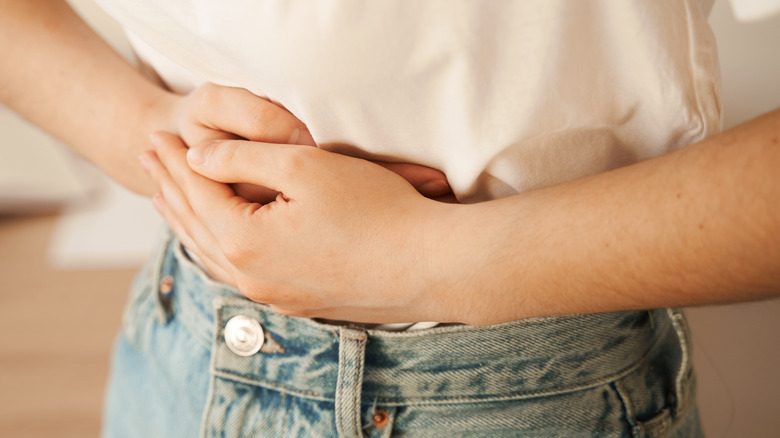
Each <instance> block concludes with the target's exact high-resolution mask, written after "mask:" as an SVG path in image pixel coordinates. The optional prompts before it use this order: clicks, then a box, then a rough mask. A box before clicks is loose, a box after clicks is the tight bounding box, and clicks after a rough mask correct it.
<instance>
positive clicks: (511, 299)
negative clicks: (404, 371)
mask: <svg viewBox="0 0 780 438" xmlns="http://www.w3.org/2000/svg"><path fill="white" fill-rule="evenodd" d="M779 138H780V110H775V111H773V112H771V113H769V114H767V115H765V116H763V117H761V118H759V119H756V120H754V121H751V122H748V123H746V124H744V125H742V126H739V127H737V128H735V129H732V130H730V131H727V132H725V133H723V134H720V135H717V136H713V137H711V138H708V139H706V140H704V141H702V142H700V143H697V144H694V145H691V146H689V147H687V148H685V149H683V150H680V151H678V152H675V153H672V154H668V155H666V156H662V157H659V158H656V159H653V160H649V161H646V162H642V163H639V164H636V165H633V166H629V167H625V168H622V169H618V170H615V171H612V172H608V173H605V174H601V175H596V176H592V177H589V178H585V179H581V180H577V181H572V182H570V183H566V184H562V185H559V186H555V187H550V188H547V189H543V190H539V191H536V192H533V193H529V194H527V195H520V196H517V197H516V198H515V199H505V200H500V201H497V202H494V203H490V204H489V205H484V206H479V207H475V208H474V211H473V212H469V213H466V214H464V219H463V222H462V225H460V226H459V228H460V229H461V230H465V229H469V230H473V229H475V228H476V229H480V228H481V229H482V230H484V232H483V233H482V235H481V236H480V235H476V236H475V235H471V237H470V239H471V242H469V243H468V244H467V245H464V247H467V246H469V245H480V244H478V242H477V241H476V240H481V239H484V243H483V244H481V246H478V247H484V248H490V249H492V250H490V251H484V252H481V253H478V254H479V255H480V257H479V263H480V264H481V265H484V266H491V265H492V266H494V267H493V268H491V269H490V272H492V273H493V276H490V275H486V274H487V272H488V271H487V270H486V271H483V272H484V274H481V275H478V276H472V277H471V278H469V279H468V281H467V282H464V283H461V284H464V286H465V287H463V288H461V289H460V293H461V294H463V295H467V293H468V292H467V289H468V288H475V287H479V286H478V285H480V284H486V285H489V287H487V288H483V289H482V290H484V291H485V293H487V294H490V297H489V298H488V299H486V300H484V301H480V302H476V303H472V305H473V306H474V307H475V308H476V309H480V310H479V311H478V312H477V313H478V315H474V316H475V317H476V318H478V319H477V321H476V322H478V323H489V322H495V321H496V320H508V319H515V318H519V317H527V316H536V315H547V314H563V313H580V312H599V311H612V310H626V309H644V308H655V307H666V306H688V305H700V304H714V303H727V302H735V301H746V300H756V299H761V298H766V297H769V296H772V295H777V293H778V292H779V291H780V206H779V204H778V200H780V184H778V179H777V178H778V175H779V174H778V169H780V144H778V141H779V140H778V139H779ZM453 226H457V225H453ZM451 250H452V251H455V250H456V249H455V248H452V249H451ZM461 253H463V251H461ZM480 303H491V304H490V305H487V304H481V305H480ZM500 303H504V304H503V305H502V304H500ZM506 303H510V305H508V306H507V305H506ZM509 309H512V310H509Z"/></svg>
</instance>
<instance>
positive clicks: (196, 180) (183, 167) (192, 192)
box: [151, 131, 317, 250]
mask: <svg viewBox="0 0 780 438" xmlns="http://www.w3.org/2000/svg"><path fill="white" fill-rule="evenodd" d="M151 139H152V143H153V144H154V145H155V147H156V149H157V156H159V158H160V166H164V167H163V168H164V169H165V174H163V175H162V176H160V177H159V180H160V181H159V182H158V184H160V186H161V187H163V186H168V185H170V186H174V187H175V188H176V190H173V189H171V190H170V191H171V193H170V194H169V193H167V192H164V195H165V197H166V199H167V200H168V202H169V204H171V205H172V206H173V207H174V208H176V209H180V211H178V213H179V216H180V218H182V223H183V224H184V226H185V227H189V226H192V227H193V228H195V229H191V228H188V231H189V232H190V234H191V235H192V236H193V238H194V239H195V240H196V241H198V242H201V239H204V240H206V239H208V242H209V244H210V245H214V244H216V245H215V246H214V247H215V248H216V247H222V245H220V243H224V241H225V240H226V239H228V240H229V239H232V238H235V237H236V236H235V235H234V234H235V231H236V230H235V229H236V227H239V228H240V225H242V224H240V222H237V221H240V220H242V218H246V215H245V213H247V212H250V213H251V212H252V211H255V210H257V208H258V206H259V204H256V203H251V202H248V201H246V200H245V199H243V198H240V197H238V196H235V194H234V193H233V191H232V190H231V189H230V187H228V186H227V185H225V184H222V183H219V182H215V181H212V180H210V179H208V178H205V177H203V176H202V175H199V174H197V173H195V172H193V171H192V170H191V169H190V167H189V165H188V164H187V162H186V158H185V157H186V154H187V152H186V151H187V148H186V146H185V145H184V143H182V141H181V139H179V137H176V136H175V135H173V134H170V133H167V132H163V131H159V132H156V133H154V134H153V135H152V137H151ZM299 147H301V148H306V149H312V150H317V149H315V148H309V147H306V146H299ZM166 175H168V177H167V178H166ZM168 180H170V181H168ZM185 218H186V219H187V220H189V222H187V220H185ZM196 219H197V220H196ZM201 236H202V237H201ZM201 249H204V250H205V248H203V247H201Z"/></svg>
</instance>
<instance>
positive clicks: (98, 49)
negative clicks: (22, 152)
mask: <svg viewBox="0 0 780 438" xmlns="http://www.w3.org/2000/svg"><path fill="white" fill-rule="evenodd" d="M0 54H2V57H3V59H5V60H6V62H3V63H0V100H2V101H3V102H4V103H5V104H6V105H8V106H9V107H10V108H12V109H13V110H15V111H16V112H18V113H19V114H21V115H22V116H23V117H25V118H27V119H28V120H30V121H31V122H33V123H35V124H36V125H38V126H40V127H41V128H43V129H44V130H46V131H48V132H49V133H51V134H52V135H54V136H55V137H57V138H59V139H60V140H62V141H63V142H65V143H67V144H69V145H70V146H72V147H73V148H74V149H75V150H77V151H78V152H79V153H80V154H82V155H83V156H85V157H86V158H88V159H89V160H91V161H93V162H94V163H96V164H97V165H98V166H100V167H102V168H103V169H104V170H106V171H107V172H108V173H109V174H110V175H111V176H112V177H114V178H115V179H117V180H118V181H119V182H120V183H122V184H124V185H125V186H127V187H129V188H131V189H133V190H135V191H138V192H140V193H144V194H151V193H152V192H153V185H152V183H151V182H150V180H149V179H148V176H147V175H146V174H145V173H144V172H143V170H142V169H141V168H140V166H139V165H138V162H137V159H136V157H137V156H138V154H139V153H140V152H141V151H142V150H144V149H148V135H149V133H150V132H153V131H155V130H157V129H172V128H171V127H170V126H168V125H167V124H166V122H167V120H166V117H164V116H162V114H167V113H169V112H170V111H171V108H172V105H173V97H172V95H170V94H168V93H167V92H166V91H164V90H163V89H162V88H160V87H159V86H157V85H155V84H153V83H152V82H150V81H149V80H147V79H146V78H145V77H143V76H142V75H141V74H140V73H139V72H138V71H136V70H135V69H134V68H133V67H132V66H131V65H130V64H129V63H128V62H126V61H125V60H124V59H123V58H122V57H121V56H119V55H118V54H117V53H116V52H114V51H113V50H112V49H111V47H109V46H108V45H107V44H106V43H105V42H104V41H103V40H102V39H101V38H100V37H99V36H98V35H97V34H95V33H94V32H93V31H92V30H91V29H90V28H89V27H88V26H87V25H86V24H85V23H84V22H83V21H82V20H81V19H80V17H78V15H76V14H75V12H73V11H72V10H71V9H70V7H69V6H68V5H67V3H66V2H64V1H29V0H12V1H9V0H5V1H2V2H0ZM11 60H12V61H13V62H9V61H11ZM20 147H23V145H22V146H20Z"/></svg>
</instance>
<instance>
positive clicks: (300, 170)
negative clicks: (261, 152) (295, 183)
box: [278, 147, 319, 175]
mask: <svg viewBox="0 0 780 438" xmlns="http://www.w3.org/2000/svg"><path fill="white" fill-rule="evenodd" d="M315 151H319V149H316V148H310V147H291V148H290V149H288V150H286V151H285V153H284V154H282V156H281V157H280V159H279V161H280V162H279V163H278V164H279V168H280V169H282V171H284V172H286V173H289V174H291V175H299V174H305V172H306V169H308V168H309V166H310V163H311V162H312V160H313V158H314V157H313V152H315Z"/></svg>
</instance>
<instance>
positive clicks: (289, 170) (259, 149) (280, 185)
mask: <svg viewBox="0 0 780 438" xmlns="http://www.w3.org/2000/svg"><path fill="white" fill-rule="evenodd" d="M307 151H319V149H316V148H312V147H308V146H298V145H286V144H276V143H261V142H253V141H245V140H234V139H224V140H214V141H210V142H207V143H205V144H201V145H198V146H194V147H191V148H190V149H189V150H188V151H187V163H188V164H189V165H190V167H191V168H192V170H194V171H195V172H197V173H199V174H201V175H203V176H205V177H206V178H209V179H212V180H214V181H219V182H222V183H227V184H230V183H250V184H257V185H261V186H265V187H269V188H272V189H274V190H278V191H280V192H281V191H283V189H287V190H286V191H289V190H291V189H294V188H295V184H296V178H293V176H294V175H295V174H300V173H301V172H303V171H302V170H301V169H300V167H301V166H302V165H303V164H302V163H303V162H304V161H305V160H304V159H302V158H303V157H302V156H303V155H306V152H307ZM286 191H285V192H286Z"/></svg>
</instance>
